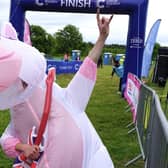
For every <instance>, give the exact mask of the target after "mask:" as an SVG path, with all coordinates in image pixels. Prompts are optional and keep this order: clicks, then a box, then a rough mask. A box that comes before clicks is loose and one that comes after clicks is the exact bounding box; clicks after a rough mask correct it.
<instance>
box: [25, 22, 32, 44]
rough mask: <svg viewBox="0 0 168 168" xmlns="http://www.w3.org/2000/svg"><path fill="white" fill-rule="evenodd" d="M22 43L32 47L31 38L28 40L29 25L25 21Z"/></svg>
mask: <svg viewBox="0 0 168 168" xmlns="http://www.w3.org/2000/svg"><path fill="white" fill-rule="evenodd" d="M24 26H25V27H24V37H23V39H24V42H25V43H26V44H28V45H30V46H31V45H32V43H31V38H30V25H29V23H28V21H27V20H25V25H24Z"/></svg>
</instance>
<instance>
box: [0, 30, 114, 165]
mask: <svg viewBox="0 0 168 168" xmlns="http://www.w3.org/2000/svg"><path fill="white" fill-rule="evenodd" d="M11 34H12V33H11ZM14 34H15V33H14ZM14 34H13V35H10V38H11V36H12V39H9V37H8V38H5V37H2V36H1V37H0V109H7V108H10V115H11V121H10V123H9V125H8V127H7V128H6V130H5V131H4V133H3V135H2V137H1V138H0V144H1V146H2V148H3V150H4V152H5V153H6V155H8V156H9V157H16V156H18V155H19V152H17V151H16V150H15V145H16V144H17V143H19V142H22V143H27V137H28V133H29V131H30V129H31V128H32V127H33V126H36V127H37V128H38V127H39V124H40V120H41V116H42V113H43V106H44V100H45V91H46V84H45V79H46V74H45V71H46V60H45V58H44V57H43V56H42V55H41V54H40V52H39V51H38V50H37V49H35V48H34V47H31V46H29V45H27V44H25V43H23V42H21V41H19V40H17V38H16V35H14ZM96 69H97V66H96V64H95V63H94V62H93V61H92V60H91V59H90V58H89V57H86V59H85V60H84V62H83V64H82V65H81V67H80V69H79V71H78V72H77V73H76V74H75V76H74V77H73V79H72V80H71V82H70V83H69V85H68V86H67V87H66V88H61V87H60V86H58V85H57V84H56V83H54V85H53V95H52V103H51V111H50V114H49V119H48V122H47V127H46V130H45V141H44V154H43V155H42V157H41V159H40V161H39V163H38V166H37V167H38V168H113V163H112V161H111V159H110V156H109V154H108V152H107V150H106V148H105V146H104V145H103V143H102V141H101V140H100V138H99V136H98V134H97V133H96V130H95V129H94V127H93V126H92V124H91V122H90V121H89V119H88V117H87V115H86V114H85V112H84V111H85V108H86V106H87V103H88V100H89V98H90V95H91V93H92V90H93V87H94V84H95V80H96ZM21 80H22V81H24V82H26V83H27V84H28V86H27V87H26V88H23V86H22V83H21Z"/></svg>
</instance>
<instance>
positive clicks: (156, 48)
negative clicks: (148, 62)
mask: <svg viewBox="0 0 168 168" xmlns="http://www.w3.org/2000/svg"><path fill="white" fill-rule="evenodd" d="M159 48H160V44H159V43H155V46H154V49H153V54H152V60H156V57H157V55H158V50H159Z"/></svg>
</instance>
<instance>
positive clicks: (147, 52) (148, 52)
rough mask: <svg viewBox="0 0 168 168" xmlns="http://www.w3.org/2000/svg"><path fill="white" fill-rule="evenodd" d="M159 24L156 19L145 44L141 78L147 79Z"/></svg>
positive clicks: (159, 20)
mask: <svg viewBox="0 0 168 168" xmlns="http://www.w3.org/2000/svg"><path fill="white" fill-rule="evenodd" d="M160 22H161V19H158V20H157V21H156V22H155V23H154V24H153V26H152V28H151V30H150V32H149V35H148V38H147V40H146V43H145V49H144V52H143V61H142V72H141V76H142V77H148V74H149V70H150V65H151V61H152V53H153V48H154V45H155V42H156V37H157V33H158V29H159V26H160Z"/></svg>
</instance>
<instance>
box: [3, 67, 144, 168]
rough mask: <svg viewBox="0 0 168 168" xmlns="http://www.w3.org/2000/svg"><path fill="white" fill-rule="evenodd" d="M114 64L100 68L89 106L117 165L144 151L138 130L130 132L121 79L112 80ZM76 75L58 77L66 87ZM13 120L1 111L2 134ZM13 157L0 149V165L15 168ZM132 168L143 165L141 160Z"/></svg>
mask: <svg viewBox="0 0 168 168" xmlns="http://www.w3.org/2000/svg"><path fill="white" fill-rule="evenodd" d="M110 74H111V66H104V67H103V68H102V69H98V74H97V83H96V85H95V88H94V91H93V94H92V96H91V99H90V101H89V104H88V106H87V109H86V112H87V114H88V116H89V118H90V120H91V121H92V123H93V125H94V126H95V128H96V130H97V132H98V134H99V135H100V137H101V138H102V141H103V142H104V144H105V145H106V147H107V149H108V151H109V153H110V155H111V157H112V160H113V162H114V165H115V168H123V167H124V164H125V163H126V162H127V161H129V160H130V159H132V158H133V157H135V156H136V155H138V154H139V153H140V150H139V146H138V143H137V137H136V134H135V133H132V134H131V135H128V134H127V131H128V128H126V125H127V124H128V123H130V122H131V120H132V116H131V113H130V112H125V110H124V108H125V106H126V105H127V103H126V101H125V100H124V99H123V98H121V96H120V95H118V94H117V91H118V83H119V79H118V78H117V77H116V76H114V78H113V79H111V75H110ZM72 77H73V75H59V76H57V83H58V84H60V85H61V86H62V87H66V85H67V83H68V82H69V81H70V80H71V78H72ZM8 121H9V114H8V112H7V111H5V112H1V113H0V135H1V134H2V132H3V130H4V128H5V127H6V125H7V123H8ZM11 164H12V160H9V159H7V158H6V157H5V156H4V154H3V153H2V151H1V149H0V168H11ZM129 167H130V168H143V161H142V160H139V161H138V162H136V163H135V164H134V165H131V166H129Z"/></svg>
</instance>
